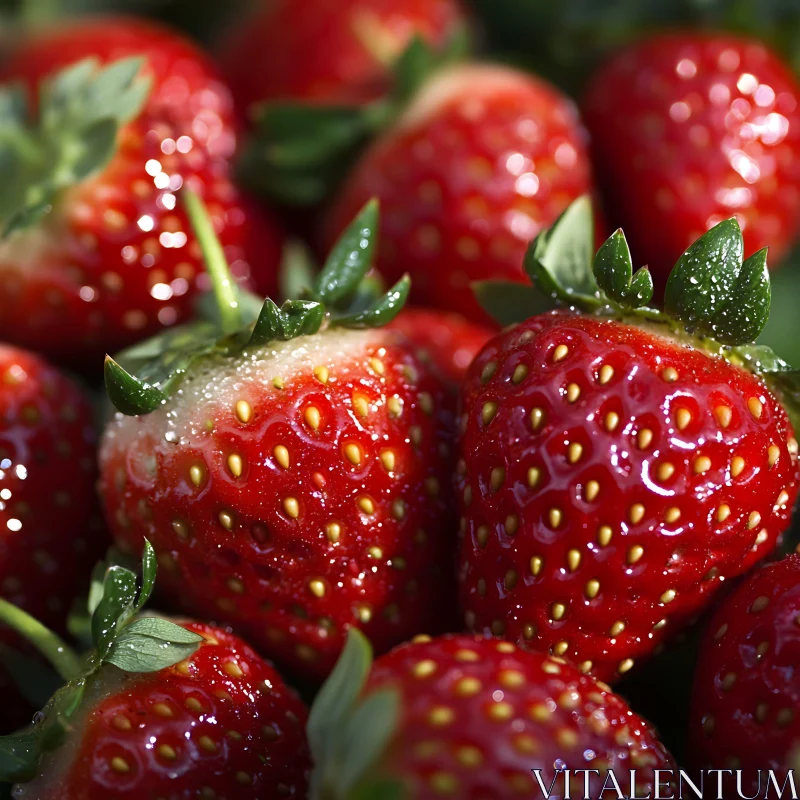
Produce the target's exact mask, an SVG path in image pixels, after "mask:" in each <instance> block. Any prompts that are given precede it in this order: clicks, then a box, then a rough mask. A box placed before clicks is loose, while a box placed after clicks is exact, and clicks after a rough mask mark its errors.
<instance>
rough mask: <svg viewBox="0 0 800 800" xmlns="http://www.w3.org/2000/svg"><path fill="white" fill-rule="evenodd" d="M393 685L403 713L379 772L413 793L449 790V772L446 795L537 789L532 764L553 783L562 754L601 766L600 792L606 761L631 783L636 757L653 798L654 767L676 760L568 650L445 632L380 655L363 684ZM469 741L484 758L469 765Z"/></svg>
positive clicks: (504, 794) (574, 765) (470, 798)
mask: <svg viewBox="0 0 800 800" xmlns="http://www.w3.org/2000/svg"><path fill="white" fill-rule="evenodd" d="M467 659H469V660H467ZM423 662H424V668H420V667H419V664H421V663H423ZM419 669H424V673H423V675H422V676H421V677H420V674H419V672H417V671H416V670H419ZM431 670H432V671H431ZM464 679H470V680H472V681H474V680H477V681H479V687H478V688H477V691H473V692H471V693H470V692H467V691H465V690H464V689H463V688H461V686H462V684H460V681H463V680H464ZM390 687H391V688H394V689H395V690H397V691H399V693H400V697H401V703H400V708H401V714H402V716H401V722H400V726H399V730H398V732H397V733H396V734H395V738H394V739H393V741H392V743H391V744H390V750H389V755H388V756H387V758H386V760H385V761H384V762H383V763H381V764H380V766H379V771H380V772H381V774H383V775H386V776H391V777H394V778H396V779H398V780H400V781H402V782H403V783H404V785H405V786H406V789H407V792H408V796H409V797H414V798H415V799H416V800H434V798H439V797H441V796H442V792H440V791H437V789H436V785H437V781H439V782H444V780H445V778H443V777H442V776H445V777H448V776H449V779H450V780H449V783H450V785H451V786H453V787H454V789H452V790H451V791H450V792H449V794H452V795H453V796H456V797H459V798H463V800H490V799H491V800H506V798H508V800H511V798H517V797H520V796H529V797H535V796H537V795H539V791H540V790H539V788H538V786H537V784H536V783H535V779H534V778H533V776H532V774H531V770H532V769H540V770H541V777H542V780H543V782H544V785H545V786H550V784H551V782H552V781H553V779H554V778H555V772H554V764H558V765H559V766H560V767H561V768H562V769H570V770H577V769H597V770H600V772H601V776H600V777H599V778H598V776H596V775H595V776H593V777H592V779H591V783H590V787H591V789H592V794H591V796H592V797H597V796H599V795H598V792H599V791H600V788H601V787H602V784H603V780H604V779H605V772H606V770H608V769H611V770H614V771H615V774H616V777H617V780H618V781H619V784H620V787H621V788H622V789H623V791H626V792H628V791H630V779H629V770H630V769H631V768H634V767H635V768H636V769H637V786H638V787H639V793H638V796H640V797H646V796H647V793H648V791H652V790H653V789H654V787H655V781H654V770H656V769H662V770H668V769H674V768H675V765H674V762H673V760H672V757H671V756H670V755H669V753H668V752H667V751H666V750H665V748H664V746H663V745H662V744H661V742H659V741H658V739H657V738H656V734H655V732H654V731H653V729H652V728H651V727H650V725H649V724H648V723H647V722H645V721H644V720H643V719H642V718H641V717H639V716H637V715H636V714H634V713H633V712H632V711H630V709H629V708H628V706H627V704H626V703H625V701H624V700H623V699H622V698H621V697H620V696H619V695H616V694H614V693H613V692H612V691H611V690H610V689H609V687H608V686H606V685H605V684H601V683H599V682H598V681H595V680H594V679H592V678H591V677H589V676H587V675H582V674H581V673H580V672H579V671H578V670H577V669H576V668H575V667H574V666H572V665H570V664H567V663H566V662H564V661H563V660H562V659H560V658H555V659H554V658H550V657H548V656H546V655H544V654H539V653H530V652H525V651H523V650H520V649H518V648H516V647H515V646H514V645H512V644H510V643H509V642H497V641H496V640H490V639H481V638H478V637H471V636H443V637H440V638H438V639H433V640H431V641H418V642H414V643H412V644H407V645H403V646H401V647H398V648H397V649H396V650H393V651H392V652H391V653H389V654H388V655H385V656H383V657H382V658H380V659H378V660H377V661H376V662H375V664H374V665H373V668H372V673H371V675H370V677H369V680H368V682H367V686H366V689H365V693H367V694H368V693H370V692H372V691H374V690H376V689H378V688H390ZM442 709H448V710H449V711H451V712H452V717H451V721H450V722H448V723H447V724H444V725H442V724H438V725H437V724H435V723H434V722H432V721H431V713H432V712H433V713H436V712H437V711H438V713H440V714H441V710H442ZM567 737H569V738H567ZM420 751H422V753H421V752H420ZM465 751H466V752H467V753H470V751H472V752H473V753H477V756H478V757H480V762H479V765H477V766H476V764H475V762H474V761H472V762H471V763H472V766H467V765H465V764H464V762H463V761H462V760H461V759H462V758H463V755H464V754H465ZM473 758H474V755H473ZM561 762H563V763H561ZM468 763H470V762H468ZM665 780H666V778H665V777H662V781H665ZM598 781H599V782H598ZM556 787H558V788H557V789H555V790H554V793H553V794H552V796H553V797H562V796H564V795H563V792H564V778H563V776H561V777H560V778H559V779H558V781H557V783H556ZM559 789H560V791H559ZM582 789H583V775H579V776H578V782H577V784H575V785H574V786H573V792H574V793H573V794H572V796H573V797H582V796H583V794H580V793H579V790H580V791H582Z"/></svg>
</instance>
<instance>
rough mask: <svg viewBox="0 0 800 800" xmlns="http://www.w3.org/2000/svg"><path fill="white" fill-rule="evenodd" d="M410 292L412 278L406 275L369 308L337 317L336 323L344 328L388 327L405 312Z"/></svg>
mask: <svg viewBox="0 0 800 800" xmlns="http://www.w3.org/2000/svg"><path fill="white" fill-rule="evenodd" d="M410 291H411V278H409V277H408V275H404V276H403V277H402V278H401V279H400V280H399V281H398V282H397V283H396V284H395V285H394V286H393V287H392V288H391V289H389V291H388V292H386V294H384V295H383V296H382V297H380V298H378V300H376V301H375V302H374V303H373V304H372V305H371V306H370V307H369V308H366V309H364V310H363V311H359V312H358V313H356V314H348V315H345V316H343V317H335V318H334V322H335V324H336V325H338V326H339V327H342V328H378V327H380V326H382V325H388V324H389V323H390V322H391V321H392V320H393V319H394V318H395V317H396V316H397V315H398V314H399V313H400V312H401V311H402V310H403V307H404V306H405V304H406V301H407V300H408V294H409V292H410Z"/></svg>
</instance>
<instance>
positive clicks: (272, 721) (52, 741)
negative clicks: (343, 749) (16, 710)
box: [0, 542, 308, 800]
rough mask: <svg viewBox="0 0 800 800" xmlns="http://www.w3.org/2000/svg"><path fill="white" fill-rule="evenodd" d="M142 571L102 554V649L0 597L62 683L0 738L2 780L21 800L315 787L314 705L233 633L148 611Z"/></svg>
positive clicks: (148, 552) (284, 793)
mask: <svg viewBox="0 0 800 800" xmlns="http://www.w3.org/2000/svg"><path fill="white" fill-rule="evenodd" d="M155 577H156V556H155V552H154V550H153V548H152V547H151V546H150V544H149V542H145V547H144V556H143V559H142V577H141V582H140V583H137V578H136V575H135V574H134V572H132V571H131V570H130V569H128V568H126V567H123V566H120V565H117V564H111V565H109V566H106V565H104V564H100V565H98V569H97V570H96V572H95V578H94V579H93V582H92V586H91V591H90V594H89V599H88V613H89V616H90V619H91V622H90V623H89V626H88V627H89V629H90V631H91V641H92V649H91V651H90V652H89V653H87V654H86V655H85V656H78V655H77V654H76V653H74V652H73V651H72V650H71V649H70V647H69V646H68V645H67V644H66V643H65V642H64V641H62V640H61V639H60V638H59V637H58V636H57V635H56V634H55V633H53V632H52V631H49V630H48V629H47V628H45V627H44V626H43V625H41V624H40V623H39V622H37V621H36V620H35V619H34V618H33V617H31V616H30V615H28V614H27V613H26V612H24V611H22V610H21V609H19V608H17V607H16V606H14V605H12V604H11V603H8V602H7V601H6V600H2V599H0V620H2V622H4V623H5V624H6V625H8V626H9V627H11V628H12V629H14V630H15V631H16V632H18V633H19V634H20V635H22V636H24V637H25V638H27V640H28V641H29V642H30V643H31V644H32V645H34V646H35V647H36V648H38V650H39V651H40V652H41V653H42V654H43V655H44V656H45V657H46V658H47V659H48V660H49V661H50V663H51V664H52V666H53V668H54V669H55V670H56V671H57V672H58V674H59V676H60V677H61V679H63V681H64V685H63V686H62V687H61V688H60V689H58V691H57V692H56V693H55V694H54V695H53V696H52V697H51V698H50V700H49V702H48V703H47V705H46V706H45V707H44V709H43V710H42V711H41V712H40V713H39V714H37V715H36V717H35V718H34V721H33V723H32V724H31V725H30V726H29V727H27V728H26V729H24V730H23V731H21V732H19V733H17V734H12V735H9V736H3V737H0V781H4V782H8V783H15V784H16V786H15V788H14V797H15V798H31V800H34V798H35V800H66V798H74V797H85V798H98V799H99V798H102V797H108V796H109V795H112V794H113V796H114V797H120V798H123V797H124V798H142V797H161V796H167V795H169V796H170V797H173V796H178V795H180V796H187V797H188V796H190V795H191V796H198V797H203V796H207V797H214V796H217V797H221V796H224V795H225V794H226V793H228V792H229V791H230V787H231V784H232V782H235V783H234V785H235V786H236V797H241V798H253V800H255V798H270V799H271V798H279V797H304V796H305V788H306V771H307V769H308V752H307V745H306V739H305V733H304V729H303V726H304V722H305V716H306V712H305V708H304V706H303V704H302V703H301V702H300V700H298V699H297V698H296V697H295V696H294V695H293V694H292V692H291V691H290V690H289V689H288V688H287V687H286V686H285V684H284V683H283V681H282V679H281V678H280V676H279V675H278V674H277V672H275V670H274V669H273V668H272V667H271V666H270V665H269V664H268V663H267V662H265V661H264V660H263V659H262V658H261V657H260V656H258V655H257V654H256V653H255V651H253V650H252V649H251V648H250V647H249V646H248V645H247V644H245V643H244V642H243V641H242V640H241V639H238V638H237V637H235V636H233V635H231V634H230V633H229V632H228V631H227V630H225V629H223V628H218V627H215V626H213V625H209V624H205V623H199V622H188V621H187V622H181V623H180V624H177V623H175V622H172V621H170V620H167V619H164V618H161V617H153V616H143V615H141V614H140V612H141V611H142V609H143V607H144V605H145V603H146V602H147V601H148V599H149V597H150V594H151V592H152V590H153V586H154V584H155Z"/></svg>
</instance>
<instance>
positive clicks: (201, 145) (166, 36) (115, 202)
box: [0, 19, 281, 369]
mask: <svg viewBox="0 0 800 800" xmlns="http://www.w3.org/2000/svg"><path fill="white" fill-rule="evenodd" d="M131 56H144V57H145V59H146V67H145V68H144V70H145V73H146V74H148V75H150V76H151V77H152V79H153V88H152V93H151V96H150V99H149V100H148V101H147V103H146V105H145V108H144V110H143V111H142V113H141V114H140V116H139V117H138V118H137V119H135V120H134V121H133V122H131V123H130V124H129V125H127V126H125V127H124V128H123V130H122V131H121V133H120V135H119V137H118V150H117V152H116V154H115V155H114V157H113V158H112V160H111V162H110V163H109V164H108V166H107V167H106V168H105V169H104V170H103V171H102V172H101V173H100V174H99V175H96V176H94V177H92V178H91V179H89V180H87V181H85V182H83V183H81V184H79V185H77V186H75V187H72V188H70V189H68V190H66V191H65V193H64V194H63V195H62V196H61V197H60V198H59V201H58V204H57V207H56V209H55V210H54V212H52V213H50V214H48V215H47V217H46V218H45V219H44V221H42V222H41V223H40V224H37V225H35V226H34V227H32V228H29V229H27V230H25V231H23V232H20V233H19V234H17V235H14V236H11V237H9V238H8V239H6V240H4V241H3V242H2V243H0V279H2V283H3V292H2V294H1V295H0V336H2V338H3V339H5V340H7V341H18V342H20V343H22V344H24V345H25V346H27V347H32V348H35V349H36V350H38V351H41V352H45V353H49V354H51V355H53V356H54V357H58V358H59V359H61V360H68V361H71V362H73V363H77V364H78V365H79V366H80V367H81V368H83V369H85V368H86V358H88V357H90V355H95V356H96V357H97V358H102V355H103V354H104V353H106V352H112V353H113V352H116V351H117V350H119V349H121V348H122V347H124V346H126V345H128V344H131V343H133V342H135V341H139V340H141V339H142V338H144V337H146V336H147V335H149V334H151V333H153V332H155V331H157V330H159V329H160V328H163V327H168V326H171V325H173V324H175V323H176V322H180V321H182V320H184V319H185V318H186V317H187V316H188V315H189V314H190V312H191V308H192V305H191V304H192V299H193V297H194V296H195V295H196V293H197V290H198V280H199V281H200V283H201V284H202V274H203V265H202V259H201V256H200V250H199V247H198V245H197V242H196V240H195V238H194V235H193V234H192V232H191V229H190V226H189V223H188V220H187V217H186V214H185V212H184V211H183V208H182V204H181V203H180V202H179V201H178V196H177V194H176V192H177V191H178V190H179V189H180V188H181V187H182V186H183V185H184V184H189V185H191V187H192V188H193V189H194V190H195V191H197V192H199V193H200V194H201V195H202V196H203V199H204V200H205V202H206V204H207V205H208V207H209V211H210V213H211V216H212V218H213V219H214V224H215V227H216V231H217V234H218V236H219V238H220V241H221V242H222V244H223V246H224V247H225V251H226V254H227V256H228V260H229V262H230V264H231V266H232V269H233V271H234V273H235V274H236V276H237V277H240V278H242V279H250V278H251V277H252V278H254V279H255V281H254V282H255V284H256V285H257V286H258V289H259V290H260V291H262V292H268V293H269V292H272V291H274V289H275V269H276V266H277V263H278V261H279V259H280V249H281V243H280V237H279V235H278V233H277V231H276V229H275V225H274V223H273V222H272V221H271V220H270V219H268V218H266V217H265V216H264V214H263V212H262V211H261V210H259V209H257V208H256V207H255V205H254V204H251V203H250V201H249V200H246V199H245V198H243V197H242V196H241V194H240V192H239V191H238V189H236V187H235V186H234V184H233V182H232V180H231V167H230V164H229V160H230V159H231V157H232V156H233V152H234V149H235V147H236V126H235V121H234V112H233V102H232V100H231V96H230V92H229V90H228V89H227V88H226V87H225V86H224V84H223V83H222V81H221V79H220V78H219V76H218V75H217V73H216V70H215V68H214V66H213V64H212V63H211V62H210V61H209V60H208V58H207V57H206V56H205V55H203V54H202V53H201V52H200V51H198V50H197V49H196V48H195V47H194V46H193V45H191V44H190V43H188V42H187V41H185V40H184V39H183V38H181V37H179V36H176V35H175V34H173V33H171V32H169V31H165V30H164V29H162V28H160V27H157V26H155V25H153V24H151V23H147V22H142V21H138V22H135V21H133V20H130V19H125V20H124V21H123V22H121V23H120V22H115V21H105V20H103V21H96V22H89V23H87V22H83V21H82V22H81V23H80V27H77V26H75V27H72V26H69V25H67V26H64V25H60V26H59V28H58V31H57V32H53V31H51V32H48V33H41V34H37V35H35V36H33V37H32V38H30V39H26V40H22V42H21V43H20V44H19V45H18V47H17V49H16V50H15V52H14V55H13V57H12V58H11V59H10V60H9V61H8V62H7V63H6V64H4V68H3V72H2V77H3V79H4V80H14V81H21V82H23V83H24V84H25V85H26V86H27V87H28V88H29V91H31V92H33V93H36V92H37V91H38V89H37V86H38V84H39V82H40V81H42V80H43V79H45V78H47V77H49V76H51V75H52V73H54V72H55V71H58V70H60V69H63V68H64V67H65V66H67V65H69V64H71V63H73V62H75V61H79V60H81V59H85V58H88V57H96V58H97V59H98V60H99V61H101V62H109V61H113V60H116V59H119V58H127V57H131Z"/></svg>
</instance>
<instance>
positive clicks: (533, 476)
mask: <svg viewBox="0 0 800 800" xmlns="http://www.w3.org/2000/svg"><path fill="white" fill-rule="evenodd" d="M540 477H541V472H540V470H539V469H538V468H537V467H530V468H529V469H528V486H530V488H531V489H533V488H535V487H536V484H538V483H539V478H540Z"/></svg>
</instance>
